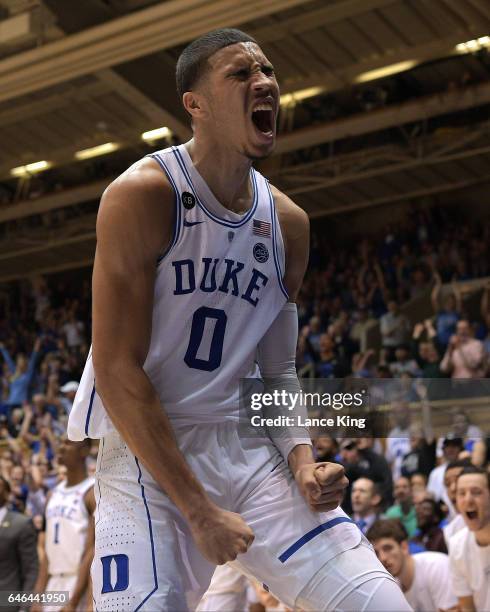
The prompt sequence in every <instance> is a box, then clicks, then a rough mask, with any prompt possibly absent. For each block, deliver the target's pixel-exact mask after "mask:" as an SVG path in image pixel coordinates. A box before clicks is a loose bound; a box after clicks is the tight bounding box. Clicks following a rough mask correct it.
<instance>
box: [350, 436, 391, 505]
mask: <svg viewBox="0 0 490 612" xmlns="http://www.w3.org/2000/svg"><path fill="white" fill-rule="evenodd" d="M340 456H341V458H342V463H343V465H344V468H345V474H346V476H347V478H348V479H349V486H348V487H347V489H346V494H345V497H344V503H343V508H344V510H345V511H346V512H347V514H351V513H352V506H351V490H352V483H353V482H354V481H356V480H357V479H358V478H362V477H365V478H369V479H370V480H372V481H373V482H375V483H376V484H377V485H378V492H379V494H380V495H381V498H382V500H383V503H384V504H391V500H392V494H393V481H392V478H391V471H390V468H389V465H388V463H387V461H386V459H385V458H384V457H383V455H380V454H378V453H376V452H375V451H373V450H371V449H369V448H365V449H360V448H359V447H358V440H357V439H354V438H344V439H343V440H342V441H341V442H340Z"/></svg>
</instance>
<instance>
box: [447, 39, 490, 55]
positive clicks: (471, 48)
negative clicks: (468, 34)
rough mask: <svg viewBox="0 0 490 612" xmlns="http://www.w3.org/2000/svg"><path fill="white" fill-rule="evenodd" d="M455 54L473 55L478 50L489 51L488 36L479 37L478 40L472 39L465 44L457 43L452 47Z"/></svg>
mask: <svg viewBox="0 0 490 612" xmlns="http://www.w3.org/2000/svg"><path fill="white" fill-rule="evenodd" d="M454 49H455V51H456V52H457V53H474V52H475V51H480V49H490V36H480V38H472V39H471V40H467V41H466V42H463V43H459V45H456V46H455V47H454Z"/></svg>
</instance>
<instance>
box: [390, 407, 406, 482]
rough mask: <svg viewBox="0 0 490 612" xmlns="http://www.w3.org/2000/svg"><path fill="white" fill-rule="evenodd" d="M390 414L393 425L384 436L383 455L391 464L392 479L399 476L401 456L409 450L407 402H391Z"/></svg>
mask: <svg viewBox="0 0 490 612" xmlns="http://www.w3.org/2000/svg"><path fill="white" fill-rule="evenodd" d="M391 416H392V417H393V421H394V424H395V426H394V427H393V429H391V431H390V432H389V433H388V437H387V438H386V453H385V457H386V460H387V461H388V463H389V464H390V466H391V471H392V474H393V480H397V479H398V478H400V476H401V466H402V460H403V457H404V456H405V455H406V454H407V453H409V452H410V406H409V405H408V402H405V401H396V402H393V403H392V405H391Z"/></svg>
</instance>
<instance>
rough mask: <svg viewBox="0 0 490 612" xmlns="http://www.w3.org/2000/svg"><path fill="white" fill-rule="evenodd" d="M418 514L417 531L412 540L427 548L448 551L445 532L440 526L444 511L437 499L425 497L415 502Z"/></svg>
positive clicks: (442, 551)
mask: <svg viewBox="0 0 490 612" xmlns="http://www.w3.org/2000/svg"><path fill="white" fill-rule="evenodd" d="M415 512H416V514H417V532H416V534H415V535H414V536H413V538H412V541H413V542H416V543H418V544H421V545H422V546H423V547H424V548H425V549H426V550H432V551H435V552H441V553H447V546H446V542H445V540H444V534H443V532H442V529H441V528H440V527H439V523H440V522H441V521H442V518H443V513H442V510H441V507H440V504H438V503H437V502H436V501H435V500H433V499H431V498H429V497H425V498H424V499H422V500H420V501H416V503H415Z"/></svg>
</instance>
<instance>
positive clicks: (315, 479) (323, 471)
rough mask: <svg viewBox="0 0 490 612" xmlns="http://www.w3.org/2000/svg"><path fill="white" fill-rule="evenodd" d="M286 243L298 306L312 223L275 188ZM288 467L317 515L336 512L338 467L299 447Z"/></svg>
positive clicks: (288, 281) (340, 486)
mask: <svg viewBox="0 0 490 612" xmlns="http://www.w3.org/2000/svg"><path fill="white" fill-rule="evenodd" d="M272 193H273V196H274V201H275V204H276V210H277V214H278V217H279V223H280V226H281V231H282V235H283V239H284V248H285V254H286V270H285V276H284V285H285V287H286V290H287V292H288V295H289V300H290V301H291V302H295V301H296V298H297V296H298V293H299V290H300V288H301V285H302V283H303V278H304V275H305V271H306V268H307V265H308V255H309V233H310V232H309V228H310V224H309V219H308V215H307V214H306V213H305V211H304V210H303V209H302V208H300V207H299V206H297V205H296V204H295V203H294V202H293V201H292V200H291V199H290V198H288V197H287V196H286V195H285V194H283V193H282V192H281V191H279V190H278V189H276V188H273V189H272ZM288 463H289V467H290V469H291V471H292V473H293V474H294V477H295V479H296V482H297V484H298V486H299V488H300V491H301V493H302V494H303V496H304V497H305V499H306V501H307V502H308V504H309V505H310V507H311V508H312V510H315V511H317V512H325V511H328V510H332V509H333V508H336V507H337V506H338V505H339V504H340V503H341V501H342V498H343V495H344V490H345V488H346V486H347V485H348V480H347V478H346V477H345V475H344V469H343V467H342V466H341V465H338V464H336V463H328V462H323V463H316V462H315V459H314V457H313V451H312V447H311V446H310V445H308V444H298V445H297V446H295V447H294V448H293V450H292V451H291V452H290V453H289V456H288Z"/></svg>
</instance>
